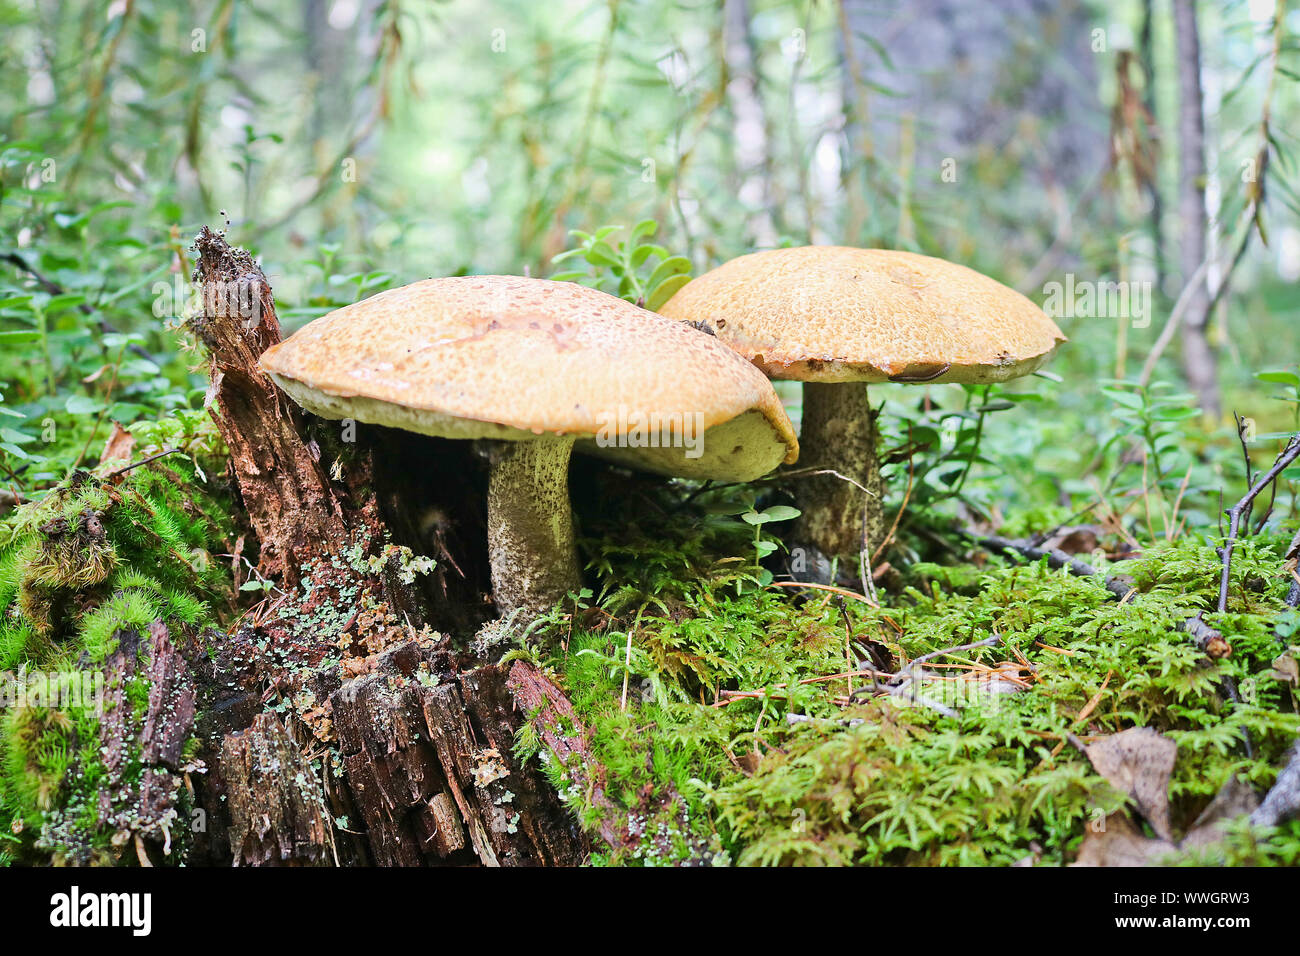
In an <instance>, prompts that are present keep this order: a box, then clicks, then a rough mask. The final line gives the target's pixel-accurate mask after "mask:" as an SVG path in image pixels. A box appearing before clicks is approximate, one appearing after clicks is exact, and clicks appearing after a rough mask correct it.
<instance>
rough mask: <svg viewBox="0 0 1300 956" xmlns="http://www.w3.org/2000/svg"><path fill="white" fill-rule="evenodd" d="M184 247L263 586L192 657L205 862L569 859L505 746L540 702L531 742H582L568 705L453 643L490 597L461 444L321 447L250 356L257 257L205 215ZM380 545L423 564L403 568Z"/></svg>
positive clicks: (267, 298)
mask: <svg viewBox="0 0 1300 956" xmlns="http://www.w3.org/2000/svg"><path fill="white" fill-rule="evenodd" d="M195 250H196V251H197V253H198V261H197V267H196V269H195V273H194V279H195V282H196V283H197V284H198V285H199V286H200V289H201V291H202V301H203V304H204V307H203V310H202V313H201V314H200V315H198V316H196V317H195V318H194V319H193V320H192V321H191V327H192V329H193V331H194V332H195V333H196V335H197V336H198V337H199V339H200V340H201V341H202V342H203V344H204V345H205V346H206V348H207V352H208V356H209V372H210V387H209V394H208V403H209V406H210V408H211V410H212V414H213V418H214V420H215V421H216V423H217V426H218V428H219V430H220V431H221V434H222V436H223V437H224V439H225V441H226V444H227V446H228V447H229V449H230V464H229V470H230V478H231V483H232V485H233V487H234V488H235V489H236V490H237V492H238V495H239V498H240V503H241V504H242V507H243V510H244V514H245V515H246V519H247V535H248V538H249V545H248V547H247V548H246V549H245V550H246V551H247V552H248V553H249V554H250V557H251V556H252V555H253V554H255V555H256V565H257V568H258V570H259V573H261V574H263V575H265V576H266V577H267V578H268V579H273V580H275V581H277V582H278V583H279V585H280V587H281V588H283V589H284V592H285V593H284V594H283V595H282V596H281V597H280V598H279V599H278V600H272V599H271V598H268V600H267V601H266V602H265V604H264V605H263V606H262V607H261V608H259V609H257V611H256V612H255V613H254V614H252V615H250V618H251V620H250V623H247V624H245V625H244V626H242V627H241V628H240V629H239V630H238V631H236V632H235V633H233V634H230V635H226V636H224V637H223V638H222V639H221V640H220V642H219V646H218V648H217V654H216V655H215V658H214V659H213V660H212V661H211V663H210V666H204V667H199V668H197V669H198V670H201V671H204V672H203V673H197V674H196V675H195V676H196V681H197V682H198V683H199V684H200V685H201V687H200V691H199V698H200V702H201V703H200V713H199V716H198V726H199V731H200V737H201V739H202V741H203V743H204V751H203V758H204V761H205V763H206V765H207V768H208V773H207V775H206V778H205V779H203V780H201V781H200V782H199V789H200V791H201V792H200V794H199V795H198V797H199V801H200V803H201V805H202V807H203V808H204V809H205V810H206V811H207V813H208V814H209V817H210V821H209V827H210V831H209V833H208V834H207V839H206V842H205V843H204V847H205V851H206V855H207V857H208V858H209V860H210V861H211V862H219V863H232V862H233V863H234V864H236V865H321V864H324V865H333V864H336V863H338V864H343V865H349V864H376V865H402V866H409V865H430V864H465V863H479V864H483V865H537V864H550V865H554V864H558V865H571V864H577V863H581V862H582V861H583V860H584V859H585V858H586V857H587V855H588V853H589V852H590V846H589V845H588V841H587V839H586V838H585V836H584V835H583V834H582V832H581V831H580V829H579V828H578V827H577V825H576V822H575V821H574V819H573V817H572V815H571V814H570V813H569V812H568V810H567V809H566V808H565V806H564V804H563V802H562V801H561V799H560V797H559V795H558V794H556V793H555V792H554V789H553V788H552V787H551V785H550V783H549V782H548V781H547V779H546V778H545V776H544V774H542V773H541V771H540V768H538V767H537V766H536V765H531V766H525V765H524V764H523V763H522V762H521V761H520V760H518V759H517V758H516V757H515V756H514V754H513V753H512V747H513V744H514V737H515V732H516V731H517V730H518V728H519V727H520V726H521V724H522V723H523V721H524V720H525V719H527V717H528V716H529V714H530V712H531V711H536V710H537V709H538V707H539V706H540V705H541V703H542V701H543V700H545V702H546V704H545V707H544V708H543V709H544V710H545V713H543V714H542V718H541V719H542V720H543V721H544V722H545V723H547V725H548V728H549V729H547V730H546V736H547V737H548V739H550V738H554V740H555V741H565V740H567V741H569V743H568V744H561V745H562V746H567V747H568V748H569V749H570V750H572V751H574V752H575V753H577V754H580V753H583V751H582V744H581V740H582V732H581V729H580V728H578V729H576V730H575V725H576V722H574V721H573V720H572V709H571V708H569V707H568V701H567V700H565V699H564V695H563V693H562V691H561V690H560V689H559V688H558V687H557V686H556V685H555V684H554V683H553V682H551V681H550V680H549V679H548V678H547V677H546V676H545V675H544V674H543V673H542V672H541V671H539V670H538V669H537V668H536V667H534V666H533V665H531V664H527V663H523V662H517V663H515V664H514V665H513V667H512V668H510V669H509V670H507V669H506V668H504V667H502V666H499V665H496V664H493V663H490V662H489V661H487V660H483V659H480V658H478V657H476V656H475V654H474V653H473V652H472V651H471V650H468V649H466V648H465V647H463V646H462V645H463V642H464V638H466V637H467V636H468V634H469V632H470V631H472V629H473V626H474V625H475V624H477V623H481V622H482V621H483V620H485V618H486V617H487V614H488V612H489V611H490V602H489V600H488V599H487V595H486V591H487V573H486V571H487V565H486V560H485V558H486V555H485V553H484V552H485V548H484V546H483V544H482V542H483V541H485V535H486V532H485V528H484V524H483V508H482V504H481V502H482V500H483V493H484V483H483V476H482V472H483V469H482V466H481V463H480V462H478V461H477V460H476V458H475V456H474V452H473V450H472V449H471V448H469V447H468V446H467V445H466V443H439V442H437V441H435V440H430V441H428V442H424V441H412V440H411V438H410V436H401V438H397V437H395V436H394V435H392V434H391V433H389V432H388V431H387V430H386V429H382V428H377V427H370V426H363V425H360V424H359V423H358V424H357V426H356V431H357V441H356V442H355V444H347V443H345V442H343V441H342V440H341V439H340V438H339V437H338V436H337V435H336V434H335V433H334V432H332V431H330V428H335V429H337V428H338V423H328V425H327V424H326V423H322V422H318V421H314V420H313V419H312V417H311V416H309V415H307V414H305V413H303V412H302V411H301V410H300V409H298V408H297V407H296V406H295V405H294V404H293V403H292V402H291V401H290V400H289V399H288V398H287V397H285V396H284V395H283V394H282V393H281V392H280V391H279V390H278V389H277V388H276V386H275V385H274V383H273V382H272V381H271V380H270V379H269V378H268V377H267V376H265V375H263V374H262V373H261V372H260V371H259V369H258V367H257V360H258V357H259V356H260V355H261V353H262V352H263V351H264V350H265V349H267V348H268V347H270V346H271V345H273V344H275V343H276V342H278V341H279V340H280V326H279V321H278V319H277V317H276V312H275V303H274V298H273V296H272V290H271V288H270V285H269V283H268V282H267V280H266V277H265V276H264V275H263V273H262V271H261V269H260V267H259V266H258V265H257V263H256V262H254V261H253V259H252V258H251V257H250V256H249V255H248V254H247V253H246V252H245V251H243V250H241V249H237V248H232V247H231V246H230V245H228V244H227V242H226V241H225V239H224V237H223V236H222V235H220V234H218V233H215V232H213V231H211V230H209V229H207V228H204V229H203V230H202V231H201V232H200V234H199V236H198V238H197V240H196V242H195ZM403 439H404V440H403ZM412 456H414V457H412ZM431 477H432V478H433V479H435V480H431ZM421 478H422V479H423V481H420V479H421ZM393 544H401V545H409V547H410V548H411V549H412V550H413V551H414V552H415V553H426V554H429V555H430V556H431V557H433V558H435V560H436V561H437V567H436V570H435V571H434V572H433V573H432V574H430V575H428V576H427V577H426V578H424V579H423V580H422V581H418V582H417V581H415V580H413V576H412V575H410V574H409V573H403V568H402V567H401V560H400V554H398V553H396V552H395V551H394V549H393V547H392V545H393ZM407 553H408V554H409V552H407ZM358 555H360V556H361V557H362V558H364V560H361V561H358V560H357V558H358ZM308 575H310V580H311V585H312V587H311V588H310V591H309V592H308V595H307V596H306V597H304V596H303V590H302V589H300V588H299V587H298V586H299V584H300V582H301V580H302V579H303V578H304V577H306V576H308ZM434 628H437V629H438V630H434ZM559 714H564V715H567V717H566V720H565V722H564V723H563V725H562V724H561V723H560V722H558V718H557V722H556V723H555V724H554V726H550V720H551V717H553V716H555V715H559ZM575 733H576V734H577V736H576V737H575V736H573V735H574V734H575ZM566 734H568V735H569V736H568V737H566V736H565V735H566ZM575 741H577V743H575ZM617 837H618V835H617V834H616V833H615V832H614V831H612V830H611V831H610V832H609V836H608V838H607V839H612V840H617ZM193 862H201V861H200V860H194V861H193Z"/></svg>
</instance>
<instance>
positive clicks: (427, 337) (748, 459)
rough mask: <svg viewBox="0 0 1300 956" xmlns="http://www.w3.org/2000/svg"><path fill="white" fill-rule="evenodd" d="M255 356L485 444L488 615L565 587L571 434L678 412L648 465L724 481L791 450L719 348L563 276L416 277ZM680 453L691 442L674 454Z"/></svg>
mask: <svg viewBox="0 0 1300 956" xmlns="http://www.w3.org/2000/svg"><path fill="white" fill-rule="evenodd" d="M261 366H262V368H263V370H265V371H266V372H267V373H268V374H269V375H270V376H271V377H272V378H273V379H274V380H275V382H276V384H278V385H279V386H280V387H281V388H282V389H284V391H285V392H286V393H288V395H289V396H290V397H291V398H292V399H293V400H294V401H295V402H297V403H298V404H299V405H301V406H302V407H303V408H305V409H307V410H308V411H310V412H312V413H314V414H316V415H320V416H321V417H324V418H330V419H353V420H356V421H361V422H368V423H371V424H375V425H384V426H387V427H390V428H398V429H403V430H405V431H408V432H416V433H419V434H423V435H434V436H438V437H442V438H456V439H496V440H499V441H501V443H502V444H501V445H500V446H497V447H495V448H494V450H493V453H492V454H491V455H490V456H489V460H490V466H489V478H488V500H487V505H488V509H487V510H488V552H489V558H490V562H491V568H492V590H493V598H494V600H495V601H496V604H497V608H498V610H499V611H500V612H501V613H502V615H509V614H510V613H511V612H513V611H514V610H515V609H517V608H522V609H525V610H527V611H530V612H536V611H541V610H544V609H545V608H547V607H550V606H551V605H552V604H554V603H555V602H556V601H558V600H560V599H562V598H563V597H564V595H565V594H566V593H568V592H569V591H571V590H576V589H577V588H578V587H579V586H580V583H581V577H580V574H579V570H578V560H577V552H576V549H575V547H574V537H573V520H572V514H571V510H570V504H569V493H568V463H569V456H570V452H571V451H572V449H573V446H574V442H575V440H576V439H578V438H583V439H590V440H591V442H592V443H593V445H594V446H595V448H596V450H598V451H599V452H601V453H602V454H610V455H613V456H615V457H617V456H618V454H619V452H620V448H619V446H620V444H632V446H633V449H635V448H636V447H637V446H638V445H640V443H641V442H640V438H641V437H643V436H634V438H635V441H629V440H628V439H627V437H626V432H627V430H628V429H627V428H624V429H623V431H620V427H621V426H620V422H624V423H627V424H635V423H636V422H639V421H642V420H643V419H649V418H653V419H654V420H655V421H658V422H659V423H661V424H662V422H663V421H664V420H668V421H669V422H678V421H680V422H687V421H689V422H691V423H692V425H696V424H698V425H699V426H700V434H699V435H698V436H687V435H683V434H678V435H677V436H676V438H675V439H674V436H673V434H672V432H671V429H670V430H669V431H668V432H667V433H666V434H667V435H668V439H669V440H668V443H667V444H668V447H666V448H664V447H660V448H658V449H656V457H655V461H654V464H655V466H656V470H661V471H667V472H669V473H674V472H673V469H674V468H680V470H682V471H683V472H687V473H689V472H690V469H693V468H694V469H699V468H701V467H706V469H712V470H714V471H716V472H718V473H719V475H720V476H724V477H739V478H741V479H744V478H753V477H757V476H758V475H759V474H764V473H766V472H767V471H770V470H772V469H773V468H775V467H776V466H777V465H779V464H780V463H781V462H782V461H787V460H793V458H794V456H795V455H796V454H797V448H798V446H797V443H796V441H795V438H794V428H793V426H792V425H791V424H790V421H789V419H788V418H786V416H785V413H784V411H783V410H782V408H781V404H780V400H779V399H778V398H777V396H776V393H775V391H773V389H772V385H771V383H770V382H769V381H768V380H767V379H766V378H764V377H763V375H762V374H761V373H760V372H759V371H758V370H757V369H755V368H754V367H753V366H751V365H749V364H748V363H746V362H745V361H744V360H743V359H741V358H740V357H739V356H737V355H736V354H735V353H734V352H732V351H731V350H729V349H728V348H726V347H725V346H724V345H723V344H722V343H720V342H718V341H717V340H716V339H715V338H713V337H711V336H708V335H705V334H704V333H703V332H700V331H697V330H695V329H692V328H689V327H688V326H685V325H683V324H681V323H678V322H673V321H670V320H668V319H665V318H663V317H661V316H659V315H656V314H655V313H653V312H647V311H646V310H644V309H641V308H638V307H637V306H635V305H632V304H630V303H628V302H625V301H623V300H622V299H618V298H615V297H614V296H612V295H608V294H607V293H604V292H600V291H597V290H595V289H590V288H587V287H585V286H580V285H576V284H574V283H570V282H551V281H547V280H544V279H529V278H522V277H518V276H466V277H457V278H446V279H427V280H425V281H423V282H416V283H413V284H411V285H408V286H404V287H402V288H399V289H392V290H390V291H387V292H382V293H380V294H378V295H376V296H373V297H371V298H369V299H365V300H364V301H362V302H358V303H356V304H354V305H350V306H347V307H345V308H342V309H338V310H336V311H334V312H331V313H329V314H328V315H325V316H322V317H321V318H319V319H317V320H315V321H314V322H311V323H309V324H308V325H306V326H305V327H303V328H302V329H300V330H299V331H298V332H297V333H295V334H294V335H293V336H291V337H290V338H289V339H287V340H285V341H284V342H281V343H280V344H278V345H275V346H273V347H272V348H270V349H268V350H267V351H266V352H265V353H264V354H263V355H262V357H261ZM705 432H707V434H705ZM697 437H698V440H696V438H697ZM687 439H689V441H688V440H687ZM741 439H743V440H741ZM674 441H676V444H675V445H674ZM660 444H662V442H661V443H660ZM692 448H696V449H703V448H707V449H708V453H707V454H701V455H699V456H698V460H697V458H688V457H687V456H688V454H689V453H690V452H691V449H692ZM701 461H703V462H704V463H705V465H704V466H701V465H700V462H701Z"/></svg>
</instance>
